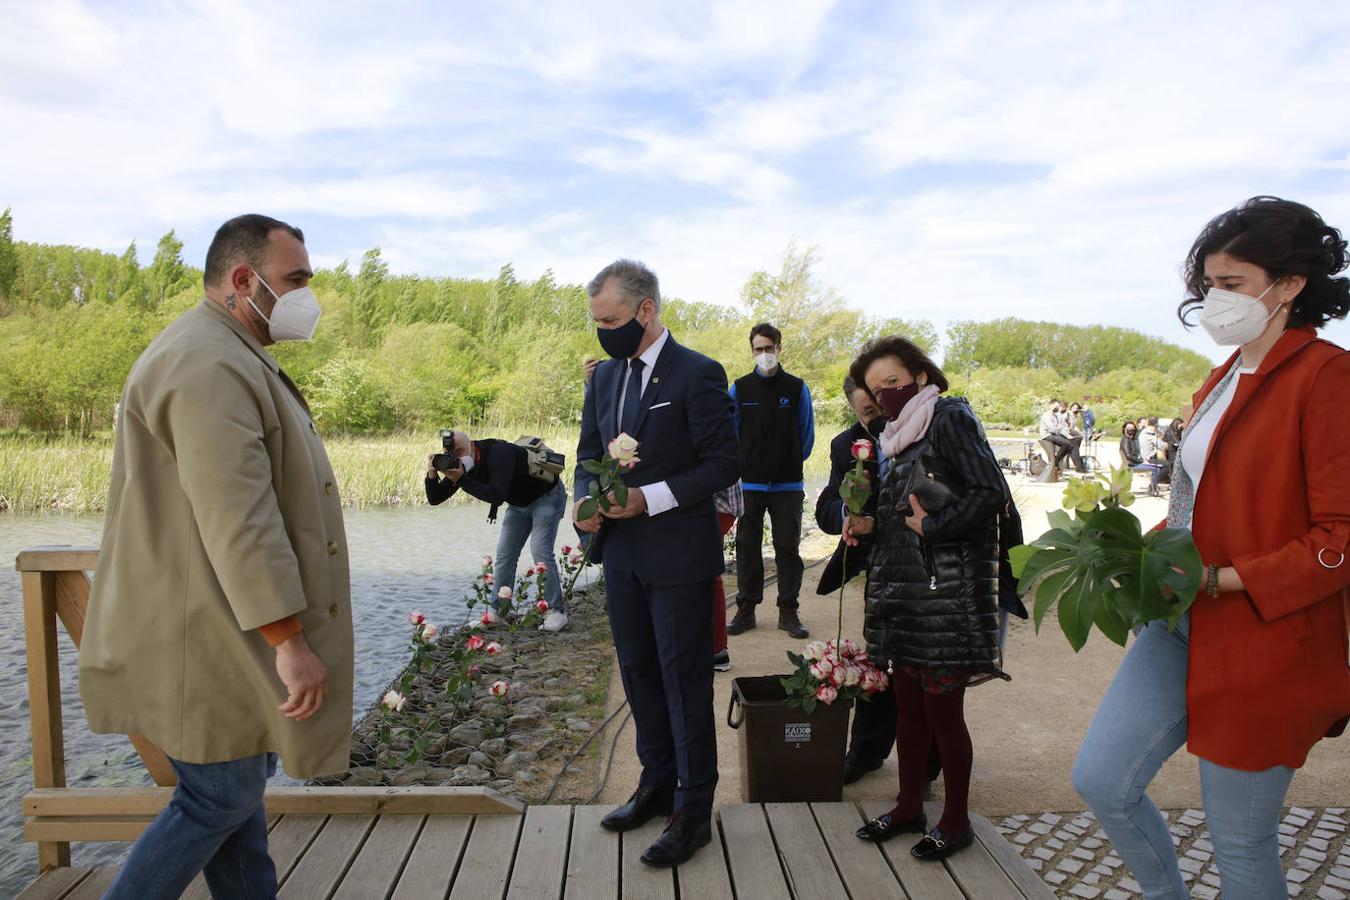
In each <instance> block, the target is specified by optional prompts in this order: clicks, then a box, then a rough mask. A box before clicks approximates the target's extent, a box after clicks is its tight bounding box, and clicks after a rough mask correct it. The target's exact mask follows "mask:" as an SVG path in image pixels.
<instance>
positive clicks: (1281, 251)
mask: <svg viewBox="0 0 1350 900" xmlns="http://www.w3.org/2000/svg"><path fill="white" fill-rule="evenodd" d="M1215 253H1227V254H1229V255H1230V256H1233V257H1236V258H1237V259H1240V260H1242V261H1243V262H1249V263H1251V264H1253V265H1256V266H1260V267H1261V268H1262V269H1264V270H1265V272H1266V275H1267V276H1269V277H1270V279H1271V280H1272V281H1274V280H1275V279H1277V278H1281V277H1283V276H1285V275H1302V276H1303V277H1304V278H1306V279H1307V283H1306V284H1305V285H1304V286H1303V290H1301V291H1299V293H1298V296H1296V297H1295V298H1294V302H1293V303H1292V304H1290V307H1289V322H1288V325H1287V327H1288V328H1303V327H1305V326H1308V325H1311V326H1312V327H1314V328H1321V327H1322V326H1323V325H1326V324H1327V323H1328V322H1330V321H1331V320H1332V319H1343V318H1345V316H1346V314H1347V313H1348V312H1350V278H1346V277H1345V276H1343V275H1342V276H1341V277H1339V278H1337V277H1335V276H1336V275H1337V274H1338V273H1340V272H1341V271H1342V270H1344V269H1345V267H1346V265H1347V264H1350V257H1347V254H1346V242H1345V239H1344V238H1343V237H1341V233H1340V231H1338V230H1337V229H1335V228H1332V227H1331V226H1330V225H1328V224H1327V223H1326V222H1324V221H1322V217H1321V216H1320V215H1318V214H1317V213H1316V211H1314V210H1313V209H1311V208H1309V207H1307V206H1304V205H1303V204H1302V203H1295V202H1294V201H1292V200H1281V199H1280V198H1279V197H1264V196H1262V197H1253V198H1251V199H1250V200H1248V201H1246V202H1245V203H1243V204H1242V205H1241V206H1237V207H1234V208H1233V209H1230V210H1228V212H1225V213H1222V214H1220V215H1218V216H1215V217H1214V218H1213V219H1211V220H1210V222H1209V224H1208V225H1206V226H1205V229H1204V230H1203V231H1201V232H1200V236H1199V237H1197V238H1196V239H1195V243H1194V244H1193V245H1192V246H1191V252H1190V253H1188V254H1187V255H1186V263H1185V266H1184V267H1183V270H1182V278H1183V279H1184V280H1185V282H1186V291H1187V296H1186V299H1185V300H1183V301H1181V305H1180V306H1178V307H1177V315H1178V316H1179V317H1180V319H1181V322H1182V324H1183V325H1185V326H1186V327H1187V328H1189V327H1191V326H1192V325H1193V324H1194V323H1193V322H1192V321H1191V317H1192V315H1193V314H1194V313H1196V312H1197V311H1198V310H1199V309H1200V307H1201V306H1202V305H1203V304H1204V302H1205V299H1204V298H1205V259H1206V257H1208V256H1211V255H1213V254H1215Z"/></svg>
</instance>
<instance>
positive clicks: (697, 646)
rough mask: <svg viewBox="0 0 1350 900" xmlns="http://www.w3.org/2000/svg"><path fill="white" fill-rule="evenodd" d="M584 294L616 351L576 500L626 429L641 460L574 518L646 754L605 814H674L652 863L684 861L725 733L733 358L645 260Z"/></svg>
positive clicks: (707, 834)
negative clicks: (679, 315)
mask: <svg viewBox="0 0 1350 900" xmlns="http://www.w3.org/2000/svg"><path fill="white" fill-rule="evenodd" d="M587 292H588V293H589V294H590V298H591V318H593V319H594V320H595V323H596V326H597V334H598V337H599V339H600V344H601V346H603V347H604V348H605V350H606V351H607V352H608V353H609V355H610V356H611V357H612V359H610V360H606V361H605V362H602V363H601V364H600V365H599V366H598V367H597V368H596V370H595V375H594V377H593V379H592V382H591V386H590V389H589V390H588V391H587V392H586V396H585V401H584V405H583V407H582V414H581V441H580V443H579V444H578V446H577V463H578V465H577V470H576V484H575V498H576V499H577V500H578V501H580V500H582V499H584V498H585V497H586V495H587V494H588V493H589V491H590V486H591V482H592V481H593V480H594V476H592V475H590V474H589V473H587V472H586V471H585V469H584V468H583V467H582V466H581V465H580V463H582V462H583V461H585V460H588V459H600V458H601V457H602V456H603V454H604V453H605V451H606V448H607V447H608V446H609V444H610V441H612V440H613V439H614V438H615V437H616V436H617V435H619V434H621V433H622V434H628V435H630V436H632V437H634V438H636V439H637V441H638V449H637V456H638V459H639V462H638V463H637V465H636V467H635V468H633V469H632V470H631V471H629V472H628V473H627V474H626V475H625V477H624V481H625V483H626V484H627V485H628V486H629V491H628V503H627V504H626V505H625V506H624V507H622V508H615V509H613V510H611V511H609V512H606V513H604V514H599V513H597V514H596V515H595V516H593V517H592V518H590V519H588V520H585V521H577V528H578V530H580V531H582V532H584V533H590V534H593V535H595V536H594V537H593V538H592V546H591V558H592V559H598V560H599V561H601V562H603V564H604V567H605V568H604V572H605V587H606V598H607V603H608V606H609V622H610V629H611V630H612V631H613V634H614V648H615V651H616V653H617V655H618V659H619V674H620V676H621V677H622V679H623V689H624V694H625V696H627V698H628V703H629V706H630V707H632V710H633V723H634V725H635V726H636V730H637V753H638V759H639V760H640V761H641V763H642V777H641V779H640V780H639V782H638V788H637V790H636V791H635V792H634V793H633V796H632V797H631V798H630V799H629V800H628V802H627V803H625V804H624V805H623V806H621V807H619V808H618V809H616V810H614V811H613V812H612V813H610V814H609V815H608V816H606V817H605V818H604V819H603V820H602V822H601V824H602V825H603V826H604V827H605V828H607V829H609V830H611V831H628V830H631V829H633V828H637V827H639V826H640V825H642V824H643V823H645V822H647V821H648V820H649V819H651V818H653V817H655V816H657V815H667V814H670V820H669V822H668V824H667V826H666V829H665V831H664V832H663V833H662V835H661V837H660V838H659V839H658V840H657V841H656V842H655V843H654V844H652V846H651V847H649V848H648V849H647V851H646V852H645V853H643V854H642V861H643V862H644V863H647V864H649V865H653V866H663V867H664V866H674V865H679V864H680V863H682V862H684V861H685V860H687V859H689V857H691V856H692V855H693V854H694V852H695V851H696V850H697V849H698V848H699V847H702V846H703V845H704V844H707V843H708V842H709V840H710V839H711V835H712V828H711V826H712V804H713V789H714V788H715V787H716V785H717V740H716V734H715V732H714V723H713V668H712V655H713V638H712V625H711V623H710V622H709V620H708V609H709V608H710V607H711V605H712V599H713V579H714V578H716V577H717V576H718V575H720V574H721V573H722V535H721V533H720V531H719V529H718V527H717V513H716V510H715V508H714V506H713V495H714V494H715V493H717V492H718V491H720V490H721V489H723V488H725V487H728V486H729V485H731V484H733V483H734V482H735V481H736V479H737V457H738V447H737V441H736V429H735V424H734V421H733V418H732V402H731V396H730V395H729V394H728V393H727V377H726V372H725V371H723V369H722V367H721V366H720V365H719V364H718V363H716V362H714V361H712V360H710V359H708V358H707V357H705V356H702V355H701V354H698V353H695V352H694V351H692V350H689V349H686V348H685V347H682V346H680V345H679V344H677V343H676V342H675V339H674V338H673V337H671V335H670V332H669V331H667V330H666V328H665V326H663V325H662V324H661V318H660V315H661V294H660V287H659V285H658V282H657V279H656V275H655V274H654V273H653V272H652V271H651V270H649V269H648V268H647V267H646V266H644V265H642V264H641V263H638V262H633V261H631V260H619V261H617V262H615V263H613V264H611V265H609V266H607V267H606V268H604V269H603V270H601V272H600V273H599V274H598V275H596V276H595V278H594V279H592V281H591V283H590V284H589V285H587ZM579 506H580V502H578V504H577V508H574V511H573V517H574V518H575V517H576V513H577V512H578V511H579Z"/></svg>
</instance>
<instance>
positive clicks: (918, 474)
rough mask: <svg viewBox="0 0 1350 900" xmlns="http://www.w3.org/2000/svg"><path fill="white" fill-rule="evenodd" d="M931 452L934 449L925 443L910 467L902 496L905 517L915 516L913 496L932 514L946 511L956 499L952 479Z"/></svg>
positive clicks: (901, 508) (902, 509) (901, 506)
mask: <svg viewBox="0 0 1350 900" xmlns="http://www.w3.org/2000/svg"><path fill="white" fill-rule="evenodd" d="M931 452H932V447H931V446H930V445H929V443H928V441H924V442H923V444H922V445H921V446H920V447H919V448H918V449H917V451H916V452H915V454H914V462H913V463H912V464H911V465H910V467H909V480H908V481H907V482H906V484H905V490H904V493H903V494H901V495H900V496H901V500H900V512H902V513H903V514H904V515H905V516H911V515H913V514H914V510H912V509H910V506H909V498H910V495H911V494H912V495H914V496H916V497H918V498H919V504H920V505H921V506H922V507H923V508H924V509H925V510H926V511H928V512H930V513H935V512H939V511H941V510H943V509H945V508H946V507H947V506H948V505H949V504H950V503H951V502H952V501H953V500H955V499H956V492H955V491H953V490H952V489H951V487H950V482H951V478H950V477H949V476H948V475H947V473H946V471H945V470H944V468H943V466H942V464H941V463H939V462H937V461H936V460H934V459H933V458H932V457H931V456H930V454H931Z"/></svg>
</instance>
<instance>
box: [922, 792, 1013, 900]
mask: <svg viewBox="0 0 1350 900" xmlns="http://www.w3.org/2000/svg"><path fill="white" fill-rule="evenodd" d="M924 809H925V810H926V811H927V813H928V821H929V822H934V823H936V822H937V821H938V820H939V819H941V818H942V804H941V803H937V802H932V803H925V804H924ZM942 864H943V865H944V866H946V867H947V871H948V872H950V873H951V876H952V878H953V879H955V881H956V883H957V884H958V885H959V886H960V888H961V890H962V891H964V892H965V895H966V896H967V897H980V898H984V897H988V898H990V900H1022V892H1021V891H1019V890H1018V889H1017V887H1016V886H1015V885H1013V883H1012V879H1011V878H1009V877H1008V874H1007V873H1006V872H1004V871H1003V869H1002V868H1001V867H1000V866H999V864H998V863H997V862H995V861H994V858H993V857H992V856H990V855H989V851H988V850H986V849H985V846H984V844H982V843H980V842H979V841H978V840H977V841H975V843H973V844H971V845H970V846H969V847H967V848H966V849H964V850H962V851H960V852H958V853H953V854H952V855H951V856H949V857H947V858H946V859H945V860H943V861H942Z"/></svg>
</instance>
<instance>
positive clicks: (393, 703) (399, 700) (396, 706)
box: [380, 691, 408, 712]
mask: <svg viewBox="0 0 1350 900" xmlns="http://www.w3.org/2000/svg"><path fill="white" fill-rule="evenodd" d="M407 702H408V698H407V697H405V696H403V695H402V694H400V693H399V692H398V691H390V692H389V693H387V694H385V695H384V699H382V700H381V701H380V703H381V705H383V706H384V708H385V709H387V710H389V711H390V712H403V705H404V704H405V703H407Z"/></svg>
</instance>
